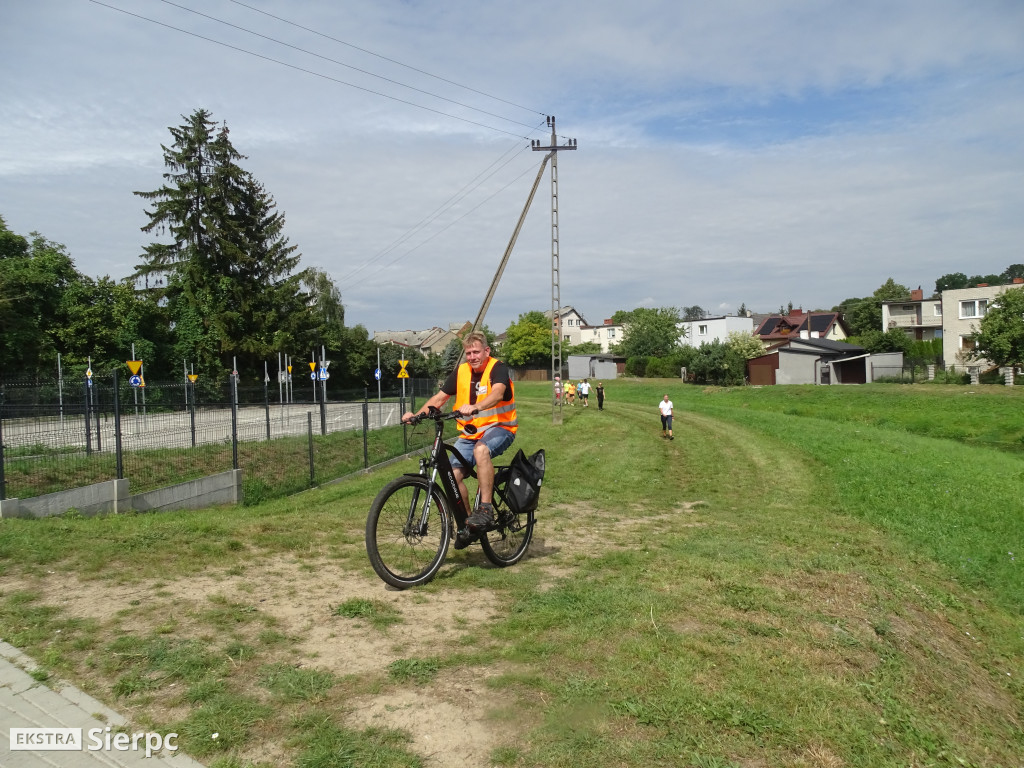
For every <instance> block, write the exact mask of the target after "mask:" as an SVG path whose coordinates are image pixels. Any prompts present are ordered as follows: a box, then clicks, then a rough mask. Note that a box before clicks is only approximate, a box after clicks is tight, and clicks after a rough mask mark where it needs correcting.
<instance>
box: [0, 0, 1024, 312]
mask: <svg viewBox="0 0 1024 768" xmlns="http://www.w3.org/2000/svg"><path fill="white" fill-rule="evenodd" d="M104 2H107V0H104ZM181 2H182V4H183V5H193V6H194V7H195V8H197V9H201V10H202V11H203V13H207V14H209V15H211V16H216V17H219V18H224V19H229V20H230V21H231V22H232V23H234V24H237V25H238V26H243V27H247V28H251V29H253V30H256V31H258V32H260V33H262V34H264V35H268V36H272V37H275V38H278V39H281V40H285V41H287V42H289V43H291V44H293V45H296V46H300V47H303V48H307V49H309V50H313V51H316V52H317V53H319V54H321V55H322V56H326V57H330V58H333V59H337V60H339V61H344V62H346V63H349V64H351V65H353V66H358V67H360V68H364V69H367V70H372V71H373V72H376V73H378V74H380V75H383V76H385V77H388V78H391V79H393V80H397V81H400V82H403V83H407V84H410V85H413V86H415V87H416V88H418V89H421V90H424V91H429V92H431V93H437V94H440V95H443V96H445V97H447V98H449V99H454V100H457V101H460V102H462V103H465V104H471V105H473V106H475V107H478V108H480V109H484V110H486V111H487V112H491V113H493V115H501V116H507V117H510V118H513V119H514V120H515V121H518V122H519V123H526V124H529V125H536V124H538V123H542V122H543V116H542V114H541V113H543V112H547V111H550V112H553V113H554V114H556V115H557V117H558V129H559V133H560V134H562V135H564V136H572V137H576V138H577V139H578V141H579V149H578V150H577V151H575V152H565V153H563V154H562V155H561V156H560V157H559V210H560V219H559V236H560V240H559V250H560V254H561V267H562V271H561V275H560V278H561V279H560V288H561V299H562V303H565V304H573V305H574V306H576V307H577V308H578V309H580V311H582V312H583V313H584V314H585V315H586V316H587V317H588V319H590V320H592V321H594V320H596V321H599V320H601V319H603V318H604V317H609V316H611V314H612V313H614V312H615V311H616V310H618V309H632V308H634V307H636V306H688V305H692V304H699V305H701V306H704V307H706V308H708V307H717V308H732V309H735V308H736V307H738V306H739V304H740V303H746V305H747V307H748V308H751V309H761V310H766V311H768V310H773V309H775V308H777V307H778V306H779V305H780V304H785V303H787V302H788V301H790V300H792V301H793V302H794V304H796V305H803V306H805V307H827V306H831V305H833V304H835V303H838V302H839V301H840V300H842V299H843V298H847V297H849V296H855V295H867V294H870V293H871V292H872V291H873V290H874V289H875V288H877V287H878V285H880V284H881V283H882V282H884V281H885V280H886V279H887V278H888V277H890V276H892V277H893V278H895V279H896V280H897V281H898V282H902V283H903V284H905V285H912V286H915V287H916V286H917V285H918V284H922V285H923V287H925V288H926V289H929V288H930V287H931V285H930V283H931V282H932V281H934V279H935V278H936V277H938V276H940V275H942V274H945V273H947V272H952V271H964V272H973V271H977V272H991V271H995V272H998V271H1001V270H1002V269H1003V268H1004V267H1005V266H1007V265H1008V264H1010V263H1014V262H1019V261H1020V260H1021V259H1020V257H1019V255H1018V254H1019V243H1020V242H1021V241H1022V234H1024V231H1022V230H1024V224H1021V223H1020V221H1019V219H1020V216H1019V215H1018V212H1019V211H1020V210H1021V209H1022V202H1024V200H1022V197H1024V193H1022V192H1021V190H1020V189H1019V187H1020V184H1019V178H1020V175H1021V171H1022V170H1024V152H1022V149H1021V146H1020V142H1019V136H1020V135H1021V132H1022V128H1024V99H1022V97H1021V94H1022V93H1024V87H1022V82H1021V81H1022V75H1021V74H1020V73H1021V72H1022V70H1024V68H1022V66H1021V65H1022V59H1024V5H1022V4H1020V3H1018V2H1013V1H1010V0H1007V2H995V1H994V0H991V1H989V0H986V1H981V2H973V3H965V2H957V1H954V0H945V1H942V0H928V1H927V2H926V1H925V0H919V1H918V2H904V3H898V4H893V3H888V2H861V3H854V4H851V3H847V2H838V1H836V2H822V3H812V4H808V3H805V2H796V1H795V0H771V1H769V2H761V3H757V4H751V3H749V2H741V1H740V0H732V2H720V3H713V4H709V3H701V2H695V1H694V2H671V1H670V0H640V2H634V3H630V4H627V5H623V4H622V3H619V2H612V0H604V1H600V2H590V3H586V4H578V3H573V4H570V3H561V4H559V3H556V4H554V5H552V4H551V3H550V2H540V0H525V2H521V3H516V4H481V3H477V2H474V3H469V2H466V0H459V1H458V2H452V3H445V4H443V5H441V6H438V5H437V4H430V5H427V4H422V3H416V2H412V3H410V2H399V1H398V0H384V1H381V0H373V1H372V2H371V0H362V1H361V2H359V1H357V2H351V3H345V4H344V5H337V4H320V3H308V2H293V3H283V2H279V1H275V0H251V2H250V0H247V2H250V4H252V5H256V6H258V7H260V8H262V9H264V10H266V11H267V12H270V13H273V14H276V15H278V16H281V17H285V18H288V19H291V20H293V21H295V22H296V23H299V24H302V25H304V26H307V27H310V28H313V29H316V30H319V31H321V32H323V33H325V34H328V35H331V36H333V37H336V38H338V39H341V40H344V41H347V42H349V43H351V44H353V45H357V46H360V47H362V48H366V49H369V50H372V51H375V52H378V53H379V54H381V55H382V56H386V57H389V58H391V59H394V60H396V61H401V62H403V63H406V64H408V65H411V66H414V67H417V68H419V69H422V70H425V71H428V72H431V73H434V74H437V75H440V76H442V77H444V78H445V79H447V80H450V81H454V82H457V83H462V84H465V85H469V86H472V87H473V88H475V89H477V90H478V91H483V92H485V93H487V94H492V95H495V96H499V97H501V98H502V99H505V100H507V101H508V102H512V103H513V104H515V105H524V106H527V107H529V109H520V108H518V107H516V106H512V105H510V104H507V103H502V102H500V101H496V100H494V99H489V98H486V97H485V96H484V95H482V94H480V93H474V92H473V91H470V90H466V89H462V88H457V87H455V86H454V85H452V83H450V82H444V81H442V80H439V79H437V78H433V77H429V76H427V75H425V74H423V73H419V72H415V71H413V70H411V69H409V68H408V67H402V66H399V65H398V64H396V63H394V62H389V61H386V60H384V59H382V58H379V57H374V56H370V55H367V54H366V53H364V52H360V51H358V50H355V49H354V48H352V47H351V46H345V45H341V44H339V43H336V42H332V41H331V40H328V39H326V38H324V37H320V36H315V35H311V34H309V33H307V32H303V31H302V30H300V29H297V28H296V27H292V26H288V25H284V24H282V23H280V22H278V21H275V20H274V19H271V18H268V17H267V16H264V15H261V14H258V13H255V12H253V11H250V10H248V9H246V8H244V7H243V6H241V5H240V4H238V3H233V2H230V0H215V1H211V2H208V3H203V4H202V5H200V4H197V3H194V0H181ZM109 3H110V4H111V5H114V6H117V7H119V8H123V9H127V10H130V11H132V12H133V13H137V14H140V15H142V16H146V17H148V18H152V19H156V20H160V21H163V22H165V23H167V24H173V25H175V26H178V27H181V28H183V29H188V30H191V31H193V32H195V33H196V34H202V35H205V36H207V37H211V38H215V39H218V40H221V41H223V42H225V43H228V44H230V45H234V46H237V47H241V48H245V49H247V50H251V51H253V52H255V53H258V54H260V55H262V56H266V57H272V58H275V59H278V60H280V61H283V62H288V63H290V64H292V65H294V66H295V67H303V68H306V69H309V70H312V71H315V72H317V73H320V74H322V75H325V76H327V77H330V78H334V80H331V79H327V78H326V77H318V76H315V75H313V74H308V73H304V72H301V71H299V70H298V69H295V68H289V67H285V66H281V65H280V64H275V63H272V62H270V61H267V60H266V59H261V58H257V57H255V56H250V55H246V54H243V53H240V52H238V51H236V50H232V49H229V48H226V47H224V46H220V45H215V44H213V43H210V42H208V41H205V40H202V39H199V38H197V37H193V36H190V35H186V34H182V33H180V32H174V31H171V30H169V29H167V28H166V27H161V26H158V25H156V24H153V23H151V22H147V21H144V20H142V19H139V18H135V17H132V16H128V15H126V14H123V13H119V12H117V11H114V10H110V9H109V8H105V7H103V6H101V5H98V4H95V3H81V2H72V1H71V0H42V1H41V2H35V3H31V4H29V3H23V4H8V6H6V7H5V8H4V10H3V11H2V18H0V76H2V77H3V79H4V82H5V88H4V90H3V92H2V93H0V215H3V216H4V217H5V219H6V221H7V223H8V226H10V227H11V228H12V229H14V230H15V231H18V232H22V233H27V232H28V231H30V230H38V231H40V232H41V233H43V234H44V235H45V236H47V237H49V238H50V239H53V240H56V241H59V242H63V243H65V244H66V245H67V246H68V248H69V250H70V252H71V254H72V256H73V257H74V258H75V260H76V263H77V264H78V266H79V268H80V269H82V270H83V271H85V272H87V273H90V274H103V273H109V274H111V275H112V276H114V277H121V276H124V275H127V274H128V273H129V272H130V271H131V270H132V268H133V267H134V265H135V262H136V260H137V257H138V254H139V253H141V249H142V246H143V245H144V244H145V242H146V236H144V235H143V234H142V233H141V232H140V231H139V228H140V227H141V226H142V225H143V224H144V223H145V217H144V215H143V209H144V207H145V206H144V204H143V201H142V200H140V199H139V198H137V197H135V196H133V195H132V191H133V190H140V189H141V190H145V189H154V188H156V187H157V186H158V185H159V184H160V183H161V181H162V179H161V173H162V172H163V168H162V165H161V162H162V161H161V154H160V144H161V143H164V144H166V143H169V142H170V135H169V133H168V131H167V128H168V126H171V125H177V124H179V123H180V122H181V120H182V115H186V114H188V113H190V112H192V111H193V110H195V109H197V108H200V107H203V108H206V109H209V110H210V111H211V112H212V113H213V116H214V118H215V119H217V120H226V121H227V123H228V125H229V127H230V128H231V137H232V140H233V142H234V143H235V146H236V147H237V148H238V149H239V151H241V152H242V153H243V154H245V155H247V156H248V159H247V160H246V161H245V165H246V167H247V168H248V169H250V170H251V171H252V172H253V173H254V174H255V175H256V176H257V178H259V179H260V180H261V181H263V182H264V183H265V184H266V186H267V188H268V190H269V191H270V192H271V194H272V195H274V197H275V199H276V200H277V202H278V204H279V207H280V208H281V209H282V210H284V211H285V212H286V214H287V219H288V228H287V233H288V235H289V236H290V238H291V240H292V242H293V243H294V244H296V245H298V246H299V250H300V251H301V252H302V253H303V263H304V264H306V265H312V266H318V267H321V268H323V269H326V270H328V271H329V272H330V273H331V274H332V275H333V276H334V277H335V278H336V279H337V280H338V281H339V285H340V288H341V291H342V294H343V298H344V300H345V303H346V307H347V314H346V316H347V319H348V321H349V322H350V323H363V324H364V325H366V326H367V327H368V328H370V329H371V330H372V329H381V328H385V327H396V328H397V327H402V328H405V327H419V326H430V325H435V324H437V325H444V324H447V323H448V322H452V321H459V320H463V319H466V318H470V317H473V316H475V314H476V311H477V309H478V308H479V305H480V302H481V301H482V299H483V295H484V292H485V291H486V289H487V286H488V285H489V283H490V279H491V276H492V275H493V273H494V269H495V268H496V266H497V263H498V261H499V259H500V258H501V255H502V253H503V251H504V249H505V247H506V245H507V243H508V240H509V238H510V236H511V234H512V231H513V228H514V226H515V223H516V220H517V219H518V216H519V213H520V211H521V209H522V206H523V204H524V202H525V199H526V195H527V192H528V190H529V186H530V184H531V183H532V181H533V178H534V176H535V173H536V169H537V167H538V165H539V162H540V154H539V153H531V152H530V151H529V150H528V149H527V150H526V151H525V152H523V153H522V154H521V155H519V156H517V157H516V159H515V160H514V161H512V162H510V163H509V164H508V165H507V166H506V167H504V168H503V169H502V170H501V171H500V172H499V173H498V174H497V175H496V176H495V177H494V178H493V179H491V180H489V181H487V182H486V183H484V184H483V185H482V186H481V187H480V189H479V190H477V191H475V192H473V193H472V194H471V195H470V196H468V197H466V198H465V199H464V200H462V201H461V202H460V203H459V204H458V205H457V206H456V207H455V209H454V210H452V211H451V212H449V213H447V214H445V215H444V216H442V217H441V218H439V219H438V220H437V221H436V222H434V223H433V224H432V225H430V226H428V227H426V228H424V230H423V231H422V232H421V233H418V234H417V235H416V236H414V237H412V238H410V239H409V240H408V241H407V242H404V243H402V244H400V245H394V247H392V246H393V244H395V243H396V241H398V240H399V239H400V238H402V237H403V236H406V235H408V233H409V232H410V230H411V229H412V228H413V227H415V226H416V225H417V224H418V223H419V222H421V221H423V220H424V218H425V217H428V216H430V215H431V214H432V213H433V212H434V211H436V210H437V209H438V208H439V206H442V205H443V204H444V203H445V202H446V201H448V200H449V199H450V198H452V196H453V195H455V194H456V193H458V192H459V190H460V189H462V188H463V187H464V186H465V185H466V184H468V183H469V182H470V181H471V180H473V179H474V177H476V176H477V174H478V173H480V172H481V171H483V170H484V169H486V168H487V167H488V166H489V165H491V164H492V163H494V162H495V161H496V160H498V159H499V158H501V157H502V156H503V154H504V153H505V152H506V150H508V149H509V148H510V147H511V146H513V145H515V144H516V143H517V139H516V138H514V136H512V135H509V134H507V133H501V132H498V131H494V130H488V129H487V128H485V127H481V125H477V124H474V123H481V124H483V125H485V126H496V127H499V128H501V129H502V130H505V131H509V132H510V133H511V134H514V135H517V136H526V135H528V130H527V128H525V127H523V126H522V125H519V124H517V122H508V121H503V120H501V119H500V118H498V117H494V116H493V115H485V114H482V113H480V112H473V111H470V110H467V109H465V108H463V107H460V106H457V105H454V104H451V103H450V102H443V101H436V100H431V99H430V98H429V97H428V96H426V95H424V94H422V93H417V92H415V91H410V90H409V89H405V88H399V87H397V86H395V85H393V84H389V83H386V82H384V81H381V80H380V79H375V78H372V77H368V76H366V75H363V74H360V73H358V72H355V71H353V70H352V69H348V68H345V67H341V66H338V65H334V64H331V63H329V62H326V61H324V60H323V59H318V58H314V57H310V56H308V55H304V54H301V53H300V52H298V51H295V50H294V49H287V48H283V47H281V46H279V45H276V44H274V43H272V42H270V41H268V40H265V39H260V38H255V37H253V36H251V35H248V34H245V33H244V32H242V31H240V30H237V29H231V28H228V27H225V26H223V25H220V24H217V23H215V22H212V21H210V20H206V19H202V18H201V17H198V16H196V15H194V14H187V13H184V12H182V11H181V10H179V9H176V8H174V7H173V6H171V5H169V4H166V3H161V2H157V1H156V0H109ZM337 80H342V81H346V82H351V83H353V84H356V85H360V86H361V87H363V88H366V89H369V90H371V91H379V92H380V93H382V94H389V95H390V96H392V97H393V98H387V97H385V96H381V95H374V94H372V93H368V92H366V91H363V90H358V89H355V88H352V87H348V86H345V85H342V84H341V83H339V82H336V81H337ZM397 99H401V100H402V101H412V102H416V103H420V104H427V105H429V106H431V107H432V108H433V109H436V110H438V111H440V112H444V113H447V114H451V115H462V116H464V117H466V118H468V119H469V120H471V121H472V122H466V121H463V120H457V119H452V118H450V117H445V116H443V115H441V114H438V113H437V112H431V111H426V110H423V109H417V108H414V107H411V106H408V105H407V104H404V103H402V101H398V100H397ZM529 135H530V137H531V138H537V137H540V138H545V139H546V138H547V136H546V130H545V129H543V128H541V130H540V131H538V132H536V133H533V134H529ZM518 143H519V145H521V146H522V147H526V144H527V142H526V141H522V140H518ZM517 177H519V178H518V180H517ZM504 185H510V186H508V187H507V188H506V189H504V190H503V191H502V187H503V186H504ZM490 195H494V197H493V199H491V200H489V201H487V202H484V201H485V200H486V199H487V198H488V197H489V196H490ZM475 206H479V207H478V208H476V210H472V212H470V211H471V209H473V208H474V207H475ZM550 206H551V199H550V182H549V180H548V179H547V178H545V180H544V181H543V182H542V184H541V186H540V190H539V192H538V195H537V199H536V200H535V201H534V205H533V208H532V210H531V212H530V215H529V217H528V218H527V221H526V225H525V227H524V230H523V232H522V234H521V235H520V238H519V242H518V244H517V246H516V251H515V253H514V255H513V258H512V261H511V263H510V265H509V268H508V270H507V272H506V274H505V277H504V279H503V282H502V285H501V287H500V289H499V291H498V295H497V296H496V297H495V301H494V304H493V308H492V312H491V315H490V317H489V321H488V322H489V325H491V327H492V328H496V329H499V330H500V329H503V328H504V327H505V325H507V323H508V322H510V321H512V320H514V319H515V318H516V316H518V314H519V313H520V312H523V311H527V310H530V309H547V308H548V307H549V306H550V303H551V286H550V266H551V241H550V237H551V221H550ZM460 217H462V218H460ZM364 265H365V266H364ZM360 267H362V269H359V268H360ZM357 269H359V271H358V272H356V273H355V274H354V275H353V274H352V273H353V272H354V271H355V270H357ZM431 277H432V278H434V280H433V281H431V280H429V278H431Z"/></svg>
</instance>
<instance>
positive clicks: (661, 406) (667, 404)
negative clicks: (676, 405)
mask: <svg viewBox="0 0 1024 768" xmlns="http://www.w3.org/2000/svg"><path fill="white" fill-rule="evenodd" d="M658 410H660V411H661V436H662V437H667V438H668V439H669V440H675V438H674V437H673V436H672V401H671V400H669V399H668V395H665V397H663V398H662V399H661V402H660V403H658Z"/></svg>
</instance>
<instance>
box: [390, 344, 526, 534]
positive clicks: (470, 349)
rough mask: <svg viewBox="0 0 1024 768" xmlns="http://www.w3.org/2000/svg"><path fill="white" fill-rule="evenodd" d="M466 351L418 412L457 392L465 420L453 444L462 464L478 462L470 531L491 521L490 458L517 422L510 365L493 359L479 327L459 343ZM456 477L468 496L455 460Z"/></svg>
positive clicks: (501, 447) (508, 442) (508, 439)
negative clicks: (476, 501) (476, 497)
mask: <svg viewBox="0 0 1024 768" xmlns="http://www.w3.org/2000/svg"><path fill="white" fill-rule="evenodd" d="M462 346H463V348H464V349H465V350H466V362H464V363H463V364H462V365H460V366H459V367H458V368H456V369H455V370H454V371H452V372H451V374H450V375H449V376H448V378H447V379H446V380H445V382H444V384H442V385H441V389H440V391H439V392H438V393H437V394H436V395H434V396H433V397H431V398H430V399H429V400H427V402H425V403H424V404H423V407H422V408H420V409H419V411H418V412H417V413H426V412H427V411H428V410H429V409H430V408H441V407H442V406H444V404H445V403H447V402H448V399H449V398H450V397H451V396H452V395H455V408H454V410H455V411H459V412H460V413H461V414H462V416H463V417H464V418H462V419H459V420H458V422H457V423H458V425H459V429H460V430H463V432H462V436H461V437H460V438H459V439H458V440H456V441H455V444H454V446H453V447H454V448H455V450H456V451H457V452H458V453H459V455H460V456H462V458H464V459H465V460H466V463H467V464H469V465H470V466H474V465H475V466H476V479H477V485H478V487H477V490H478V491H479V492H480V503H479V505H478V506H477V508H476V509H475V510H473V513H472V514H471V515H470V516H469V517H468V518H467V519H466V527H467V528H468V529H469V532H470V533H471V534H476V533H479V532H482V531H484V530H486V529H487V526H488V525H490V524H491V523H492V522H493V521H494V506H493V501H494V464H493V463H492V461H491V460H492V459H494V458H495V457H497V456H500V455H501V454H502V453H504V452H505V450H506V449H508V447H509V446H510V445H512V441H513V440H515V437H516V430H517V429H518V425H519V422H518V420H517V418H516V400H515V392H514V390H513V387H512V379H511V378H510V376H509V370H508V366H507V365H505V363H503V362H501V361H500V360H498V359H497V358H494V357H491V348H490V346H488V344H487V337H486V336H484V334H482V333H480V332H479V331H474V332H473V333H471V334H469V335H468V336H466V338H465V339H464V340H463V342H462ZM414 415H415V414H413V413H411V412H410V413H406V414H405V415H404V416H403V417H402V421H406V422H407V421H409V420H410V419H412V417H413V416H414ZM466 424H472V425H473V426H474V427H476V432H474V433H473V434H471V435H470V434H467V433H466V432H465V431H464V425H466ZM453 463H454V464H456V466H454V467H453V470H454V472H455V480H456V482H457V483H458V484H459V491H460V492H461V493H462V497H463V498H464V499H469V498H472V497H471V496H469V494H467V493H466V484H465V481H464V479H463V478H465V477H466V475H467V474H468V471H467V470H466V469H465V468H463V467H462V465H461V464H459V462H458V461H456V462H453Z"/></svg>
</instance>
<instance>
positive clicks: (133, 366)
mask: <svg viewBox="0 0 1024 768" xmlns="http://www.w3.org/2000/svg"><path fill="white" fill-rule="evenodd" d="M125 362H126V363H128V370H129V371H131V372H132V373H133V374H134V375H136V376H137V375H138V373H139V369H140V368H142V361H141V360H125Z"/></svg>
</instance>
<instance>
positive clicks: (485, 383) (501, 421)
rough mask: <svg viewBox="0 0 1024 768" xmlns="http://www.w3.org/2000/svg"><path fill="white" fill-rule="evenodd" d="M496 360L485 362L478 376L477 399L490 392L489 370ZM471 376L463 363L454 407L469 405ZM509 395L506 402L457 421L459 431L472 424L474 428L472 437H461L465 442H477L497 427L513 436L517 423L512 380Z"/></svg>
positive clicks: (470, 370) (467, 364)
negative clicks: (490, 428) (486, 431)
mask: <svg viewBox="0 0 1024 768" xmlns="http://www.w3.org/2000/svg"><path fill="white" fill-rule="evenodd" d="M497 362H498V360H497V358H494V357H492V358H491V359H490V360H488V361H487V367H485V368H484V370H483V373H482V374H481V375H480V382H479V384H477V387H478V389H477V393H478V398H479V399H481V400H482V399H483V398H484V397H486V396H487V395H488V394H490V392H491V369H492V368H494V364H495V363H497ZM472 376H473V369H472V367H471V366H470V364H469V363H463V364H462V365H460V366H459V376H458V385H457V387H456V389H455V407H456V408H459V407H461V406H463V405H466V404H468V403H469V388H470V382H471V379H472ZM508 386H509V391H508V393H507V394H509V395H510V396H511V397H510V398H509V399H508V400H504V401H502V402H499V403H498V404H496V405H494V406H492V407H490V408H488V409H487V410H486V411H480V412H479V413H478V414H477V415H476V416H474V417H473V418H471V419H466V420H465V421H463V420H461V419H459V420H458V421H457V423H458V425H459V429H460V430H461V429H462V428H463V426H464V425H466V424H472V425H473V426H474V427H476V432H475V433H474V434H472V435H467V434H466V433H465V432H463V433H462V436H463V437H464V438H466V439H467V440H479V439H480V438H481V437H483V434H484V430H486V429H487V428H488V427H493V426H495V425H499V426H502V427H504V428H505V429H507V430H508V431H509V432H511V433H513V434H515V431H516V429H518V426H519V421H518V419H517V418H516V393H515V388H514V387H513V386H512V380H511V379H509V382H508Z"/></svg>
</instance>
